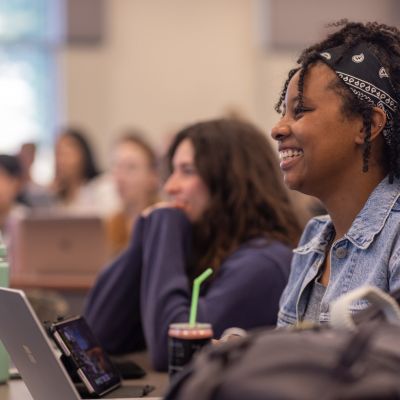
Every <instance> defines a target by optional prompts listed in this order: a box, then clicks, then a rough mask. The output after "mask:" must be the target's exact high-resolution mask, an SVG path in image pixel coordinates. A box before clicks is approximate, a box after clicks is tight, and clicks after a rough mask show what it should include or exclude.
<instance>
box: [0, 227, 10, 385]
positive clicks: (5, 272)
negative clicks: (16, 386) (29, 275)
mask: <svg viewBox="0 0 400 400" xmlns="http://www.w3.org/2000/svg"><path fill="white" fill-rule="evenodd" d="M8 277H9V266H8V259H7V249H6V245H5V244H4V242H3V239H2V237H1V235H0V286H3V287H7V286H8ZM9 367H10V361H9V357H8V353H7V351H6V349H5V348H4V346H3V344H2V343H1V342H0V383H5V382H7V381H8V377H9V371H8V370H9Z"/></svg>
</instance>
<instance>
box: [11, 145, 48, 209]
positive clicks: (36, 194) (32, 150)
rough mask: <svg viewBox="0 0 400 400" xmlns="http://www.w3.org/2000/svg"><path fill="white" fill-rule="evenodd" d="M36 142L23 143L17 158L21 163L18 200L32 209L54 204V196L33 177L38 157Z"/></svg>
mask: <svg viewBox="0 0 400 400" xmlns="http://www.w3.org/2000/svg"><path fill="white" fill-rule="evenodd" d="M36 150H37V149H36V144H35V143H33V142H26V143H22V145H21V147H20V149H19V151H18V153H17V158H18V160H19V163H20V165H21V170H22V172H21V174H22V175H21V189H20V193H19V194H18V201H19V202H20V203H22V204H24V205H26V206H28V207H30V208H32V209H38V208H41V209H43V208H45V207H49V206H51V205H52V203H53V201H54V197H53V196H52V193H51V191H50V190H49V189H48V188H46V187H45V186H42V185H39V184H38V183H36V182H35V181H34V180H33V178H32V172H31V171H32V167H33V164H34V162H35V158H36Z"/></svg>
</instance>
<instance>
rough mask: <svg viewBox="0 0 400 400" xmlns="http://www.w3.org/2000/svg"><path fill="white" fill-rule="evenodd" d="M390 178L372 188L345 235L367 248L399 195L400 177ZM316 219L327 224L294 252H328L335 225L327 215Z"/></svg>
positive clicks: (362, 247)
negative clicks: (392, 179) (391, 180)
mask: <svg viewBox="0 0 400 400" xmlns="http://www.w3.org/2000/svg"><path fill="white" fill-rule="evenodd" d="M387 181H388V177H386V178H384V179H383V180H382V181H381V182H380V183H379V185H378V186H377V187H376V188H375V189H374V190H373V192H372V193H371V195H370V196H369V198H368V200H367V202H366V203H365V205H364V207H363V208H362V210H361V211H360V213H359V214H358V215H357V217H356V218H355V220H354V221H353V223H352V225H351V227H350V229H349V231H348V232H347V233H346V234H345V238H347V239H348V240H349V241H350V242H352V243H353V244H354V245H355V246H357V247H359V248H361V249H367V248H368V247H369V245H370V244H371V243H372V241H373V239H374V237H375V236H376V235H377V234H378V233H379V232H380V231H381V230H382V228H383V226H384V224H385V221H386V219H387V218H388V216H389V213H390V211H391V210H392V209H393V208H394V207H395V206H396V203H397V200H398V199H399V197H400V180H398V179H395V180H394V182H393V184H389V185H388V184H387ZM399 207H400V205H399ZM316 219H317V220H318V221H319V222H320V223H321V224H325V226H324V227H323V229H321V231H320V233H319V234H318V235H316V236H314V237H313V238H312V239H311V240H310V241H309V242H308V243H306V244H304V245H303V246H301V247H298V248H296V249H294V252H295V253H299V254H305V253H309V252H317V253H321V254H323V253H324V252H325V250H326V247H327V246H328V243H329V242H330V240H331V238H332V235H333V234H334V228H333V224H332V221H331V219H330V217H329V216H328V215H323V216H320V217H317V218H316Z"/></svg>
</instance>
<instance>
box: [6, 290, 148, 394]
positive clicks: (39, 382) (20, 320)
mask: <svg viewBox="0 0 400 400" xmlns="http://www.w3.org/2000/svg"><path fill="white" fill-rule="evenodd" d="M0 340H1V341H2V343H3V345H4V346H5V348H6V350H7V352H8V353H9V355H10V357H11V359H12V361H13V363H14V364H15V366H16V368H17V369H18V371H19V372H20V374H21V376H22V379H23V380H24V382H25V384H26V386H27V388H28V390H29V392H30V393H31V395H32V398H33V399H35V400H36V399H38V400H54V399H57V400H80V399H82V398H85V397H81V395H80V394H79V392H78V390H77V388H76V387H75V385H74V384H73V382H72V380H71V379H70V377H69V375H68V373H67V371H66V369H65V368H64V366H63V364H62V362H61V360H60V357H59V356H58V355H57V353H56V351H55V349H54V347H53V346H52V343H51V342H50V340H49V338H48V336H47V334H46V332H45V330H44V328H43V326H42V325H41V323H40V322H39V320H38V318H37V317H36V314H35V312H34V311H33V309H32V307H31V305H30V303H29V301H28V300H27V298H26V296H25V294H24V292H23V291H22V290H16V289H7V288H0ZM145 394H146V387H144V386H130V385H126V386H124V385H122V386H120V387H119V388H117V389H115V390H114V391H112V392H111V393H108V394H107V395H105V396H104V397H102V398H114V399H120V400H126V399H132V398H139V397H142V396H143V395H145ZM89 398H90V397H89ZM147 399H148V400H151V398H148V397H147ZM153 400H154V398H153Z"/></svg>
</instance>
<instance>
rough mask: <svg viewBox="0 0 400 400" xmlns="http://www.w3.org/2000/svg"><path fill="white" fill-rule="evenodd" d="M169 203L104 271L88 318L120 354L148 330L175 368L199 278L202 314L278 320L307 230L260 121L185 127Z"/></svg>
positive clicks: (173, 154) (168, 187) (147, 216)
mask: <svg viewBox="0 0 400 400" xmlns="http://www.w3.org/2000/svg"><path fill="white" fill-rule="evenodd" d="M167 159H168V164H169V167H170V175H169V178H168V180H167V182H166V183H165V187H164V188H165V191H166V192H167V194H168V196H169V202H168V203H167V206H165V205H164V207H161V208H159V207H158V208H157V207H156V209H155V210H153V211H152V212H150V213H148V212H145V213H143V214H142V217H141V218H139V220H138V222H137V224H136V227H135V231H134V233H133V236H132V239H131V243H130V246H129V248H128V250H127V251H126V252H125V253H123V254H122V255H121V257H120V258H119V259H118V260H116V261H115V262H114V263H113V264H112V265H111V266H110V267H109V268H108V269H106V270H105V271H104V272H103V273H102V275H101V276H100V277H99V279H98V281H97V283H96V285H95V287H94V288H93V290H92V291H91V293H90V296H89V300H88V303H87V308H86V316H87V318H88V321H89V323H90V324H91V325H92V327H93V329H94V331H95V333H96V335H97V336H98V337H99V339H100V340H101V342H102V344H103V345H104V347H105V348H106V349H107V350H108V351H109V352H110V353H121V352H128V351H132V350H137V349H138V348H140V346H143V335H144V338H145V341H146V344H147V346H148V348H149V352H150V355H151V358H152V361H153V365H154V367H156V368H157V369H166V367H167V334H168V327H169V324H170V323H175V322H188V321H189V311H190V298H191V286H192V283H193V279H194V278H195V277H196V276H198V275H199V274H201V273H202V272H203V271H204V270H205V269H207V268H209V267H211V268H212V269H213V271H214V274H213V278H212V279H211V281H210V280H209V281H208V282H207V283H206V284H205V285H203V286H202V292H201V293H200V299H199V305H198V313H197V315H198V321H199V322H208V323H211V324H212V327H213V330H214V333H215V335H216V336H217V337H218V336H219V335H220V334H221V333H222V332H223V331H224V330H225V329H226V328H229V327H231V326H237V327H240V328H243V329H250V328H255V327H258V326H264V325H274V324H275V323H276V319H277V312H278V301H279V297H280V295H281V293H282V290H283V288H284V286H285V284H286V282H287V277H288V274H289V265H290V259H291V247H292V246H293V245H295V244H296V243H297V239H298V235H299V232H300V228H299V225H298V223H297V220H296V216H295V215H294V213H293V211H292V209H291V206H290V203H289V199H288V196H287V193H286V190H285V187H284V185H283V182H282V181H281V177H280V174H279V170H278V168H277V159H276V155H275V153H274V150H273V149H272V147H271V145H270V144H269V142H268V139H267V138H266V137H265V135H263V133H261V132H260V131H258V130H257V129H256V128H255V127H254V126H252V125H250V124H248V123H244V122H239V121H234V120H213V121H206V122H200V123H198V124H195V125H191V126H189V127H187V128H185V129H183V130H182V131H180V132H179V133H178V134H177V135H176V137H175V139H174V141H173V142H172V144H171V146H170V149H169V152H168V156H167Z"/></svg>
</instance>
